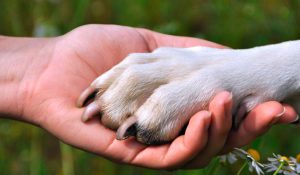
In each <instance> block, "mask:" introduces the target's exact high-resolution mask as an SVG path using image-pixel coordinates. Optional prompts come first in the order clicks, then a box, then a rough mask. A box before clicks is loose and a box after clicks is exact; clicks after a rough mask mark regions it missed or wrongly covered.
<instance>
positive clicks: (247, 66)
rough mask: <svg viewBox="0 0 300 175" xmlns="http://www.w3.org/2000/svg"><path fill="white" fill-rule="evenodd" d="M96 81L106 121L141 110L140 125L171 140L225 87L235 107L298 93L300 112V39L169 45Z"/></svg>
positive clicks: (111, 122)
mask: <svg viewBox="0 0 300 175" xmlns="http://www.w3.org/2000/svg"><path fill="white" fill-rule="evenodd" d="M91 86H92V87H94V88H96V89H98V90H99V91H100V93H99V95H98V96H97V98H96V99H95V101H96V102H97V103H98V105H99V107H101V108H102V111H103V113H104V116H102V117H103V118H104V119H102V121H104V124H106V125H107V126H109V127H111V128H114V129H116V128H118V127H119V126H120V125H121V124H122V122H124V121H125V120H126V118H128V117H129V116H131V115H135V116H137V118H138V122H137V124H138V127H139V128H142V129H144V130H147V129H149V130H152V131H153V130H155V131H156V134H157V135H156V136H155V137H156V139H158V140H163V141H168V140H171V139H173V138H175V137H176V136H177V135H178V133H179V131H180V129H181V128H182V127H183V125H184V124H186V123H187V121H188V120H189V119H190V117H191V116H192V115H193V114H194V113H195V112H197V111H199V110H202V109H207V106H208V103H209V101H210V100H211V99H212V97H214V96H215V95H216V93H218V92H220V91H223V90H227V91H230V92H232V94H233V101H234V110H237V108H238V106H239V105H240V104H243V105H244V106H245V107H246V109H247V111H250V110H251V109H253V107H255V106H256V105H257V104H259V103H262V102H264V101H269V100H277V101H282V100H286V99H289V97H290V98H293V97H295V98H293V99H292V100H290V102H292V103H293V104H292V105H296V106H294V107H295V108H296V109H297V110H298V111H300V106H299V102H300V99H299V100H298V99H297V98H296V97H297V96H298V93H299V90H300V41H290V42H284V43H280V44H276V45H268V46H263V47H255V48H251V49H241V50H233V49H214V48H207V47H192V48H168V47H165V48H159V49H157V50H155V51H153V52H152V53H135V54H131V55H129V56H128V57H126V58H125V59H124V60H123V61H122V62H121V63H119V64H118V65H116V66H115V67H113V68H112V69H111V70H109V71H108V72H106V73H104V74H103V75H101V76H100V77H98V78H97V79H96V80H95V81H94V82H93V83H92V84H91ZM295 99H296V100H295Z"/></svg>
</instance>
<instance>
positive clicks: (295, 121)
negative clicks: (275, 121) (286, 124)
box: [291, 115, 300, 125]
mask: <svg viewBox="0 0 300 175" xmlns="http://www.w3.org/2000/svg"><path fill="white" fill-rule="evenodd" d="M299 122H300V120H299V115H297V116H296V118H295V120H294V121H293V122H291V124H294V125H297V124H299Z"/></svg>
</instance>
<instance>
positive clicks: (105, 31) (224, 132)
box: [0, 25, 296, 169]
mask: <svg viewBox="0 0 300 175" xmlns="http://www.w3.org/2000/svg"><path fill="white" fill-rule="evenodd" d="M197 45H201V46H209V47H217V48H223V46H221V45H218V44H214V43H211V42H208V41H205V40H200V39H193V38H186V37H175V36H169V35H163V34H159V33H155V32H152V31H149V30H144V29H135V28H128V27H121V26H111V25H89V26H84V27H81V28H78V29H76V30H74V31H72V32H70V33H68V34H66V35H63V36H60V37H56V38H14V37H4V36H2V37H1V36H0V67H1V68H0V91H1V92H2V93H1V96H0V113H1V115H0V116H1V117H3V118H11V119H17V120H21V121H24V122H29V123H32V124H34V125H37V126H40V127H41V128H44V129H46V130H47V131H49V132H50V133H52V134H53V135H55V136H56V137H57V138H59V139H60V140H62V141H63V142H65V143H67V144H70V145H73V146H75V147H78V148H80V149H83V150H86V151H89V152H92V153H95V154H98V155H100V156H103V157H106V158H108V159H111V160H113V161H116V162H122V163H126V164H132V165H136V166H143V167H148V168H154V169H179V168H182V169H194V168H202V167H204V166H205V165H207V164H208V163H209V161H210V160H211V159H212V158H213V157H214V156H216V155H218V154H220V153H224V152H227V151H229V150H230V149H232V148H233V147H241V146H244V145H246V144H248V143H250V142H251V141H252V140H254V139H255V138H256V137H257V136H259V135H261V134H263V133H265V132H266V131H267V130H268V129H269V128H270V127H271V126H272V125H273V124H275V123H291V122H292V121H294V120H295V118H296V113H295V111H294V110H293V108H292V107H290V106H288V105H282V104H280V103H278V102H274V101H272V102H266V103H264V104H261V105H259V106H257V107H256V108H255V109H254V110H253V111H251V112H250V113H249V114H248V116H247V118H246V119H245V120H244V121H243V123H242V124H241V126H240V128H239V129H238V130H237V131H235V132H233V131H231V130H230V128H231V104H232V100H231V95H230V93H228V92H222V93H220V94H218V95H217V96H216V97H215V98H214V100H213V101H212V102H211V103H210V107H209V111H210V112H208V111H200V112H198V113H197V114H195V115H194V116H193V117H192V118H191V120H190V122H189V125H188V127H187V130H186V132H185V135H182V136H179V137H178V138H176V139H175V140H174V141H173V142H172V143H169V144H165V145H160V146H145V145H142V144H140V143H138V142H136V141H135V140H134V138H129V139H127V140H123V141H118V140H116V139H115V131H112V130H109V129H107V128H105V127H104V126H103V125H101V123H100V120H99V118H94V119H92V120H91V121H89V122H87V123H83V122H82V121H81V120H80V116H81V114H82V112H83V110H84V108H77V107H76V100H77V98H78V96H79V94H80V93H81V92H82V91H83V90H84V89H85V88H86V87H88V85H89V84H90V83H91V81H92V80H94V79H95V78H96V77H98V76H99V75H101V74H102V73H103V72H105V71H107V70H108V69H110V68H111V67H112V66H113V65H115V64H117V63H118V62H120V60H122V58H124V57H125V56H126V55H127V54H129V53H132V52H150V51H152V50H154V49H155V48H157V47H161V46H174V47H189V46H197Z"/></svg>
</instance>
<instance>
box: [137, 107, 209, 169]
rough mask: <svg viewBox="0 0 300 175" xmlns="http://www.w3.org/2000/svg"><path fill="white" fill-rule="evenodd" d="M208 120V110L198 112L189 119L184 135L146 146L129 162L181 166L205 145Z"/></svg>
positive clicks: (171, 167) (159, 167) (165, 166)
mask: <svg viewBox="0 0 300 175" xmlns="http://www.w3.org/2000/svg"><path fill="white" fill-rule="evenodd" d="M210 120H211V113H210V112H208V111H201V112H198V113H197V114H195V115H194V116H193V117H192V118H191V119H190V122H189V124H188V126H187V129H186V132H185V135H182V136H179V137H178V138H176V139H175V140H174V141H173V142H172V143H170V144H165V145H160V146H149V147H147V148H146V149H144V150H142V151H140V152H139V153H138V154H137V155H136V156H135V157H134V158H133V159H132V161H131V163H132V164H136V165H139V166H143V167H152V168H156V169H162V168H163V169H176V168H179V167H181V166H182V165H183V164H185V163H186V162H187V161H189V160H191V159H192V158H193V157H194V156H195V155H197V153H198V152H200V151H201V150H202V149H203V147H204V146H205V145H206V143H207V137H208V128H209V125H210Z"/></svg>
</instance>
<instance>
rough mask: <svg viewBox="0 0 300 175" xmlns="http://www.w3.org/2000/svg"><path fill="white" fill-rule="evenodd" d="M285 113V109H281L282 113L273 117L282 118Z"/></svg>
mask: <svg viewBox="0 0 300 175" xmlns="http://www.w3.org/2000/svg"><path fill="white" fill-rule="evenodd" d="M285 111H286V109H285V107H283V111H282V112H281V113H279V114H277V115H276V116H275V117H276V118H280V117H282V116H283V115H284V113H285Z"/></svg>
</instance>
